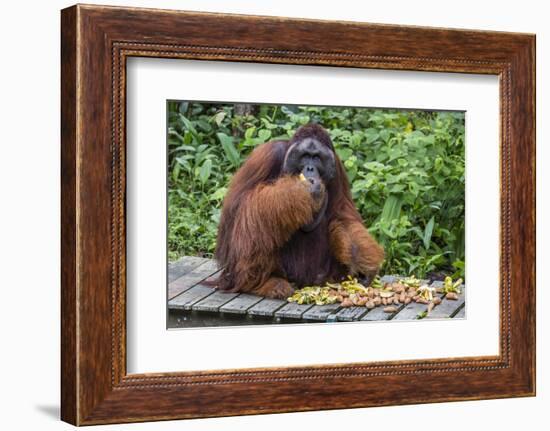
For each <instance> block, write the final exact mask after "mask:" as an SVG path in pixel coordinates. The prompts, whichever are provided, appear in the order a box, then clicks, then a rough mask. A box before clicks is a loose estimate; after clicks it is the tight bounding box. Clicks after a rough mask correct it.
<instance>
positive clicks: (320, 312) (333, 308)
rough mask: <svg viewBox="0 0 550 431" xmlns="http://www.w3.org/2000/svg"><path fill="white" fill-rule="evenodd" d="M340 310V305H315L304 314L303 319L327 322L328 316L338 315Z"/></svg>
mask: <svg viewBox="0 0 550 431" xmlns="http://www.w3.org/2000/svg"><path fill="white" fill-rule="evenodd" d="M338 310H340V303H336V304H327V305H314V306H313V307H311V308H310V309H309V310H307V311H306V312H305V313H304V315H303V316H302V319H306V320H318V321H322V322H324V321H326V320H327V318H328V316H330V315H331V314H334V313H336V312H337V311H338Z"/></svg>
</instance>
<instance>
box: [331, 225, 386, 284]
mask: <svg viewBox="0 0 550 431" xmlns="http://www.w3.org/2000/svg"><path fill="white" fill-rule="evenodd" d="M329 240H330V248H331V251H332V253H333V254H334V257H335V258H336V259H337V260H338V261H339V262H340V263H342V264H344V265H346V266H347V267H348V268H349V270H350V273H351V274H353V275H357V274H363V275H365V276H367V277H372V276H374V275H376V273H377V272H378V270H379V269H380V265H381V264H382V261H383V260H384V249H383V248H382V247H381V246H380V245H379V244H378V243H377V242H376V240H375V239H374V238H373V237H372V236H371V234H370V233H369V232H368V230H367V229H366V228H365V227H364V226H363V224H362V223H361V222H359V221H356V220H353V219H341V218H340V219H339V218H336V219H333V220H332V221H331V223H330V225H329Z"/></svg>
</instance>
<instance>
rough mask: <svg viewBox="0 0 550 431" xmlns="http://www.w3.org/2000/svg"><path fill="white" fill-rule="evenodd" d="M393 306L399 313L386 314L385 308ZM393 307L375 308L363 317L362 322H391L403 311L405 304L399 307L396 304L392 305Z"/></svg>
mask: <svg viewBox="0 0 550 431" xmlns="http://www.w3.org/2000/svg"><path fill="white" fill-rule="evenodd" d="M391 306H393V307H395V308H397V311H396V312H395V313H386V312H385V311H384V308H386V307H391ZM391 306H390V305H379V306H378V307H376V308H373V309H372V310H370V311H369V312H368V313H367V314H366V315H364V316H363V317H361V321H362V322H374V321H377V320H389V319H391V318H392V317H393V316H395V315H396V314H397V313H399V311H401V309H402V308H403V307H404V304H400V305H399V306H397V305H395V304H392V305H391Z"/></svg>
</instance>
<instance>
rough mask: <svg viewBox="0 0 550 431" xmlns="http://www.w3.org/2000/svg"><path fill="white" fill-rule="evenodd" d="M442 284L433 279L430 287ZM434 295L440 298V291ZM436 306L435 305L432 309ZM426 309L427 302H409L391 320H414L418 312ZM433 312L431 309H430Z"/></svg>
mask: <svg viewBox="0 0 550 431" xmlns="http://www.w3.org/2000/svg"><path fill="white" fill-rule="evenodd" d="M441 286H443V282H441V281H434V282H433V283H432V284H431V285H430V287H433V288H437V287H441ZM435 296H437V297H439V298H441V297H442V296H443V295H442V294H441V293H435ZM437 307H438V306H435V308H434V310H435V309H436V308H437ZM427 309H428V304H422V303H418V302H414V301H412V302H410V303H409V304H407V305H406V306H405V307H403V308H401V310H400V311H399V312H398V313H396V314H395V315H394V316H393V317H392V320H416V319H418V314H419V313H422V312H424V311H426V310H427ZM432 312H433V310H432Z"/></svg>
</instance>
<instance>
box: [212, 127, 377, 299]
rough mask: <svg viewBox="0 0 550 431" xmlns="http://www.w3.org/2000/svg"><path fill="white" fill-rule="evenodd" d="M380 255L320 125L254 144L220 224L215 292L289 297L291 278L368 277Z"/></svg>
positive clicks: (296, 281)
mask: <svg viewBox="0 0 550 431" xmlns="http://www.w3.org/2000/svg"><path fill="white" fill-rule="evenodd" d="M383 258H384V250H383V248H382V247H381V246H380V245H379V244H378V243H377V242H376V241H375V240H374V239H373V238H372V236H371V235H370V234H369V232H368V231H367V229H365V227H364V226H363V223H362V220H361V216H360V215H359V212H358V211H357V209H356V208H355V205H354V203H353V201H352V198H351V192H350V187H349V182H348V180H347V177H346V173H345V171H344V167H343V165H342V162H341V161H340V159H339V158H338V156H337V155H336V153H335V152H334V147H333V145H332V142H331V140H330V137H329V135H328V133H327V132H326V131H325V130H324V129H323V128H322V127H321V126H319V125H317V124H308V125H305V126H302V127H300V128H299V129H298V130H297V131H296V133H295V134H294V136H293V137H292V139H291V140H290V141H272V142H267V143H265V144H262V145H260V146H258V147H257V148H256V149H255V150H254V151H253V152H252V154H251V155H250V157H249V158H248V159H247V160H246V162H245V163H244V164H243V166H242V167H241V168H240V169H239V170H238V171H237V173H236V174H235V176H234V177H233V180H232V181H231V184H230V186H229V190H228V194H227V196H226V197H225V200H224V203H223V210H222V215H221V220H220V226H219V230H218V240H217V248H216V259H217V260H218V263H219V264H220V266H221V267H223V271H222V272H221V275H220V277H219V280H218V288H219V289H220V290H225V291H231V292H249V293H254V294H256V295H261V296H266V297H270V298H286V297H288V296H290V295H291V294H292V292H293V287H292V286H291V283H292V284H293V285H294V286H296V287H303V286H306V285H321V284H324V283H325V282H326V281H339V280H341V279H342V278H343V277H345V276H346V275H348V274H353V275H359V276H364V277H368V278H370V277H372V276H374V275H375V274H376V273H377V272H378V269H379V267H380V264H381V262H382V260H383Z"/></svg>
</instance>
